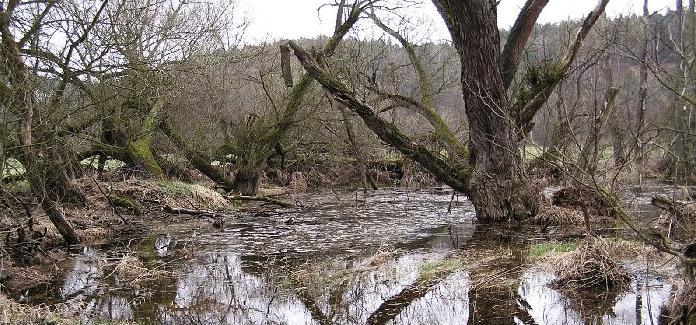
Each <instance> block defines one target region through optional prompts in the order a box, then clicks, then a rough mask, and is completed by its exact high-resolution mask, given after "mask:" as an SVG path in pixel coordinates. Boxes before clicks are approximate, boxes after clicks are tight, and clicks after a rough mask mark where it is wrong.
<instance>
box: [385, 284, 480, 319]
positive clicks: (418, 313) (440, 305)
mask: <svg viewBox="0 0 696 325" xmlns="http://www.w3.org/2000/svg"><path fill="white" fill-rule="evenodd" d="M468 291H469V277H468V275H467V273H465V272H458V273H455V274H453V275H451V276H449V277H448V278H447V279H445V280H444V281H443V282H441V283H440V284H438V285H437V286H435V287H434V288H432V289H431V290H430V291H428V293H427V294H426V295H425V296H424V297H423V298H420V299H418V300H416V301H414V302H413V303H411V304H410V305H409V306H408V307H407V308H406V309H405V310H403V311H402V312H401V313H399V315H397V316H396V318H395V319H394V320H393V321H392V322H390V324H441V325H448V324H452V325H454V324H465V323H466V322H467V321H468V319H469V295H468Z"/></svg>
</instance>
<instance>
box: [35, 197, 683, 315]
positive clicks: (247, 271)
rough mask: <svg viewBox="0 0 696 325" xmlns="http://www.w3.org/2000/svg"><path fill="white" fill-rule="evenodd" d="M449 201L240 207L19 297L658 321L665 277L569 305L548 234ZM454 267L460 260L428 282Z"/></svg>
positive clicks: (101, 252)
mask: <svg viewBox="0 0 696 325" xmlns="http://www.w3.org/2000/svg"><path fill="white" fill-rule="evenodd" d="M641 195H642V194H638V195H634V196H635V197H633V198H630V200H631V201H630V202H631V204H632V205H633V208H635V209H637V210H649V208H648V206H647V202H645V200H644V198H643V197H642V196H641ZM646 195H647V194H646ZM451 198H452V197H451V194H449V193H448V192H447V191H437V190H431V191H427V192H425V191H424V192H411V193H408V192H405V191H402V190H381V191H377V192H374V193H371V194H368V195H367V196H363V195H362V193H360V194H356V193H352V192H341V193H328V194H327V193H322V194H312V195H305V196H302V197H296V199H298V200H299V201H300V202H303V204H304V207H302V208H298V209H286V210H268V211H267V213H264V214H263V215H261V216H260V215H256V216H253V215H250V214H244V213H241V214H240V217H239V219H237V220H228V221H226V223H225V225H224V226H223V227H222V228H220V229H216V228H213V227H212V226H210V225H208V224H207V223H206V224H204V225H201V223H183V224H169V225H168V224H163V225H161V226H160V227H158V229H157V231H155V232H153V233H151V234H150V235H148V236H145V237H144V238H139V239H137V240H131V241H130V242H127V243H120V244H118V245H110V246H109V247H90V248H85V249H83V250H82V251H81V252H78V253H76V254H73V256H71V258H70V259H68V260H66V261H65V262H64V263H63V264H62V265H61V267H62V269H63V270H64V272H63V273H62V274H63V276H61V277H58V278H57V279H56V280H55V281H54V282H53V283H51V284H49V285H47V286H42V287H40V288H34V289H32V290H31V291H29V292H28V293H26V294H25V295H26V296H27V297H28V299H29V301H30V302H32V303H47V304H58V303H60V304H63V305H65V306H68V308H70V309H71V310H73V311H74V312H75V313H76V314H78V315H80V317H82V318H83V319H84V320H85V321H88V322H90V321H95V320H124V321H135V322H138V323H145V324H149V323H153V324H467V323H469V324H651V323H655V324H656V323H657V315H658V314H659V311H660V308H661V306H662V305H663V304H664V303H666V301H667V299H668V298H669V296H670V294H671V291H672V290H673V288H672V286H671V285H670V284H668V283H667V282H665V281H664V280H662V277H660V276H659V275H657V274H652V273H646V272H644V271H641V270H642V268H641V266H640V265H638V266H636V265H633V267H632V268H631V269H632V270H634V272H633V273H634V274H633V275H632V277H633V282H632V283H631V285H630V288H631V289H628V290H626V291H625V292H614V293H611V294H608V295H603V296H601V297H594V296H593V297H577V296H574V297H568V296H566V295H564V294H563V293H561V292H559V291H557V290H554V289H552V288H551V287H550V286H549V285H548V284H549V282H550V281H551V280H552V279H553V274H552V273H550V271H549V270H545V269H539V268H537V267H534V266H530V265H532V264H533V263H530V262H529V257H528V256H527V255H528V245H529V244H530V243H533V242H538V241H540V240H544V238H545V236H546V234H545V233H541V232H540V230H539V229H536V228H535V227H529V228H519V227H518V228H509V227H506V226H476V225H475V224H474V222H473V221H474V218H475V215H474V213H473V208H472V207H471V205H470V203H469V202H468V201H467V200H466V198H465V197H458V198H455V199H454V201H453V202H452V203H450V200H451ZM643 212H645V211H643ZM645 213H647V212H645ZM126 255H128V256H133V257H135V258H137V259H138V260H140V261H141V262H142V263H143V264H141V266H143V267H144V268H145V270H146V271H148V272H149V271H154V272H155V273H151V274H149V275H148V273H147V272H146V273H145V274H146V275H145V276H144V277H148V278H147V279H145V280H142V281H134V282H133V281H130V282H129V281H124V279H121V278H120V277H119V272H117V270H116V268H115V266H116V265H118V263H119V261H120V260H121V258H123V256H126ZM453 259H456V260H459V261H464V262H463V265H459V266H458V267H456V268H450V269H449V271H448V272H441V273H438V275H437V276H429V273H428V272H432V270H434V269H437V266H442V265H447V263H448V262H447V261H451V260H453ZM460 263H461V262H460Z"/></svg>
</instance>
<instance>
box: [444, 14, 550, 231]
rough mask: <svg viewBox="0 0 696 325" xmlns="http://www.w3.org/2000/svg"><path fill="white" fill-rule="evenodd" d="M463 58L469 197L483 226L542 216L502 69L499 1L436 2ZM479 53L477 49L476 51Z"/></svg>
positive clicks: (462, 76) (462, 79)
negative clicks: (526, 169) (525, 166)
mask: <svg viewBox="0 0 696 325" xmlns="http://www.w3.org/2000/svg"><path fill="white" fill-rule="evenodd" d="M436 5H437V7H438V10H439V11H440V13H441V14H442V17H443V18H444V20H445V22H446V24H447V26H448V28H449V30H450V33H451V35H452V42H453V44H454V46H455V48H456V49H457V52H458V53H459V56H460V59H461V65H462V75H461V82H462V90H463V96H464V102H465V104H466V115H467V117H468V120H469V127H470V130H469V135H470V150H471V157H470V161H471V162H472V164H473V165H474V170H473V173H472V175H471V179H470V182H469V189H470V191H469V193H470V194H469V195H470V199H471V202H472V203H473V205H474V207H475V209H476V215H477V218H478V220H479V221H482V222H491V221H507V220H520V219H523V218H526V217H528V216H530V215H534V214H536V213H537V211H538V208H539V202H540V197H539V191H538V189H535V188H533V186H531V182H530V181H529V179H527V177H526V174H525V172H524V170H523V167H522V159H521V157H520V152H519V149H518V146H517V140H516V139H517V131H516V128H515V124H514V119H513V118H512V117H511V114H510V110H509V105H508V101H507V98H506V92H505V86H504V84H503V76H502V73H501V65H500V36H499V33H498V26H497V23H496V22H497V18H496V16H497V14H496V7H495V6H496V3H495V1H489V0H471V1H455V0H439V1H436ZM472 49H475V50H472Z"/></svg>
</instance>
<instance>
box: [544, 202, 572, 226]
mask: <svg viewBox="0 0 696 325" xmlns="http://www.w3.org/2000/svg"><path fill="white" fill-rule="evenodd" d="M533 222H534V223H535V224H539V225H547V224H548V225H557V226H567V225H574V226H581V225H583V224H584V221H583V217H582V212H580V211H578V210H575V209H569V208H564V207H559V206H555V205H549V206H546V207H544V208H542V211H541V212H539V213H538V214H537V215H536V216H534V219H533Z"/></svg>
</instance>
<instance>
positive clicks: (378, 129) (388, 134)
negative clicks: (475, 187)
mask: <svg viewBox="0 0 696 325" xmlns="http://www.w3.org/2000/svg"><path fill="white" fill-rule="evenodd" d="M289 44H290V47H292V49H293V50H294V52H295V56H296V57H297V58H298V60H299V61H300V63H301V64H302V66H303V67H304V68H305V70H306V71H307V74H308V75H310V76H311V77H312V78H314V79H315V80H317V81H318V82H319V83H320V84H321V85H322V86H324V88H325V89H326V90H327V91H328V92H329V93H330V94H331V95H332V96H333V98H334V99H335V100H336V101H337V102H338V103H340V104H342V105H344V106H345V107H347V108H349V109H350V110H352V111H353V112H355V113H357V114H358V115H359V116H360V117H361V118H362V119H363V121H364V122H365V125H367V127H369V128H370V129H371V130H372V131H373V132H375V134H376V135H377V136H378V137H379V138H380V139H382V140H383V141H385V142H386V143H388V144H389V145H391V146H393V147H394V148H396V149H397V150H399V151H400V152H401V153H402V154H403V155H404V156H406V157H408V158H410V159H412V160H414V161H416V162H418V163H419V164H421V165H422V166H423V167H425V168H426V169H427V170H428V171H430V172H431V173H433V175H435V177H437V178H438V179H439V180H440V181H442V182H444V183H445V184H447V185H449V186H451V187H452V188H454V189H455V190H457V191H461V192H467V191H468V183H469V182H468V180H469V177H470V175H471V168H469V167H468V166H466V167H458V166H453V165H451V164H448V163H447V162H446V161H445V160H444V159H443V158H442V157H441V156H439V155H437V154H435V153H432V152H430V151H429V150H428V149H426V148H425V147H423V146H421V145H419V144H417V143H415V142H414V141H412V140H411V139H409V138H408V137H407V136H406V135H404V134H403V133H402V132H401V130H399V129H398V128H397V127H396V126H395V125H394V124H391V123H389V122H387V121H386V120H384V119H383V118H381V117H379V116H378V115H377V114H375V111H374V110H373V109H372V108H371V107H370V106H368V105H367V104H365V103H363V102H362V101H360V100H359V99H357V98H356V97H355V95H354V94H353V93H352V92H351V91H350V90H348V87H346V86H345V85H344V84H342V83H341V82H340V81H338V80H336V79H335V78H333V77H331V76H330V75H329V74H328V73H327V72H325V71H324V69H322V68H321V67H320V66H319V64H318V63H317V61H316V60H315V59H314V58H312V57H311V56H310V55H309V53H307V52H306V51H305V50H304V49H302V48H301V47H300V46H298V45H297V44H295V43H294V42H292V41H291V42H289Z"/></svg>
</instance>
